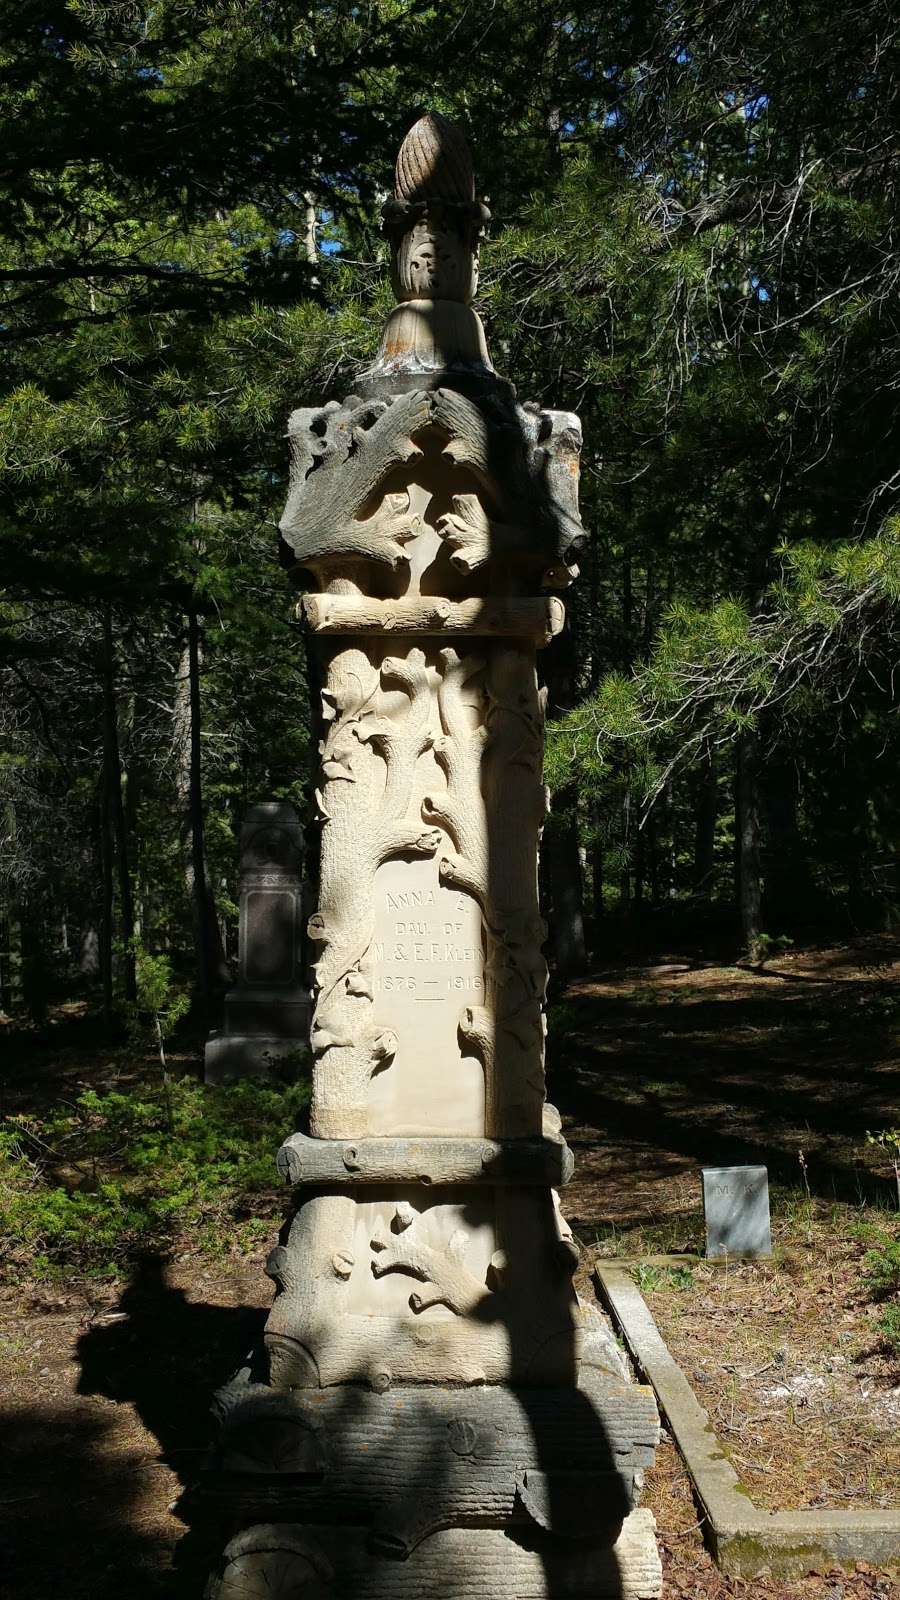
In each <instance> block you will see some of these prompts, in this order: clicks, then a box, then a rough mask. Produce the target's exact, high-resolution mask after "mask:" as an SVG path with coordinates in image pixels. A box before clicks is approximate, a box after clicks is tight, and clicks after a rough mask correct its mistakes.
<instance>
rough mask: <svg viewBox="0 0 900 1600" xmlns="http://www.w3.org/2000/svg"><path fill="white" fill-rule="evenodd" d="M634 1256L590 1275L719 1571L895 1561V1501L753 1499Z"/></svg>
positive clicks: (899, 1513)
mask: <svg viewBox="0 0 900 1600" xmlns="http://www.w3.org/2000/svg"><path fill="white" fill-rule="evenodd" d="M673 1262H674V1258H672V1260H671V1261H670V1264H672V1263H673ZM634 1264H635V1263H631V1262H625V1261H600V1262H598V1263H597V1266H596V1268H595V1272H594V1278H595V1282H596V1284H597V1287H598V1289H599V1291H600V1295H601V1298H602V1300H603V1301H604V1303H605V1305H606V1308H607V1309H608V1311H609V1312H610V1314H611V1316H612V1318H613V1321H614V1323H615V1324H616V1327H617V1329H618V1331H619V1332H620V1333H621V1335H622V1337H623V1339H624V1340H625V1343H626V1345H627V1347H628V1350H629V1353H630V1355H631V1356H632V1358H633V1360H634V1362H635V1364H636V1366H637V1367H638V1368H639V1369H640V1371H641V1372H642V1373H643V1375H644V1377H645V1378H646V1380H647V1382H648V1383H650V1384H652V1386H653V1389H654V1390H655V1392H656V1398H657V1400H658V1402H659V1408H660V1411H662V1412H663V1414H664V1416H665V1418H666V1421H667V1422H668V1425H669V1429H670V1431H671V1433H672V1436H673V1438H674V1440H675V1443H676V1444H677V1446H678V1449H679V1450H680V1452H681V1454H682V1456H683V1457H684V1463H685V1466H686V1467H687V1469H688V1472H689V1474H690V1477H691V1481H692V1483H693V1487H694V1493H695V1496H696V1498H697V1501H698V1503H699V1506H700V1510H701V1514H702V1518H703V1532H704V1537H705V1539H706V1542H707V1544H708V1546H709V1549H710V1552H711V1554H712V1556H713V1557H714V1559H715V1561H716V1563H717V1564H718V1566H719V1567H721V1569H722V1571H723V1572H725V1573H728V1574H729V1575H730V1576H732V1577H740V1578H757V1577H761V1576H763V1575H764V1574H768V1573H772V1574H774V1575H775V1576H777V1577H783V1578H797V1577H802V1576H803V1575H804V1574H806V1573H808V1572H810V1571H813V1570H817V1569H819V1570H821V1569H823V1568H824V1569H828V1568H829V1567H839V1568H843V1569H844V1570H850V1571H852V1569H853V1567H854V1566H855V1564H856V1563H857V1562H858V1561H866V1562H868V1563H870V1565H872V1566H874V1567H885V1568H887V1569H888V1570H898V1569H900V1508H898V1509H897V1510H892V1511H766V1510H764V1509H762V1508H761V1507H759V1506H756V1505H754V1503H753V1500H752V1499H751V1497H750V1494H749V1492H748V1490H747V1489H746V1488H745V1487H744V1485H743V1484H742V1483H741V1481H740V1478H739V1477H738V1475H737V1473H736V1472H735V1470H734V1468H733V1466H732V1465H731V1462H730V1461H729V1460H728V1458H727V1456H726V1454H725V1452H724V1450H723V1449H722V1446H721V1444H720V1442H719V1440H718V1439H717V1437H716V1433H715V1430H714V1428H713V1425H712V1422H711V1420H710V1417H709V1413H708V1412H707V1411H706V1410H705V1409H704V1407H703V1406H702V1405H701V1404H700V1402H699V1400H698V1399H697V1396H696V1395H695V1394H694V1391H693V1389H692V1388H691V1386H690V1384H689V1383H688V1380H687V1378H686V1377H685V1375H684V1373H683V1372H682V1370H681V1368H680V1367H679V1365H678V1363H677V1362H676V1361H675V1359H674V1357H673V1356H672V1354H671V1352H670V1351H669V1349H668V1346H667V1345H666V1344H665V1342H664V1340H663V1338H662V1335H661V1334H660V1332H659V1329H658V1328H657V1326H656V1323H655V1322H654V1320H653V1317H652V1316H651V1314H650V1310H649V1308H648V1306H647V1304H646V1302H645V1300H644V1297H643V1295H642V1294H641V1292H640V1290H639V1289H638V1287H637V1285H636V1283H635V1282H634V1279H633V1278H632V1276H631V1269H632V1266H633V1265H634Z"/></svg>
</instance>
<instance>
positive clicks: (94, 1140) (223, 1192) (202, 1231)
mask: <svg viewBox="0 0 900 1600" xmlns="http://www.w3.org/2000/svg"><path fill="white" fill-rule="evenodd" d="M168 1087H169V1099H170V1106H171V1131H169V1106H167V1104H166V1095H165V1093H164V1091H163V1089H162V1088H159V1089H156V1090H146V1089H143V1090H141V1091H139V1092H135V1093H130V1094H125V1093H121V1092H118V1091H110V1092H109V1093H105V1094H98V1093H97V1092H96V1091H95V1090H92V1089H91V1090H87V1091H85V1092H84V1093H83V1094H81V1095H79V1096H78V1098H77V1100H76V1101H75V1103H74V1104H73V1105H70V1106H67V1107H66V1108H65V1109H64V1110H61V1111H58V1112H56V1113H54V1114H53V1115H52V1116H51V1117H48V1118H46V1119H44V1120H38V1119H36V1118H33V1117H32V1118H29V1117H14V1118H10V1119H9V1120H8V1122H7V1124H6V1126H5V1128H4V1129H3V1130H2V1131H0V1238H2V1241H3V1243H2V1246H0V1261H4V1260H5V1264H6V1266H7V1269H8V1270H12V1271H13V1272H14V1273H17V1274H18V1275H24V1274H29V1275H37V1276H46V1275H48V1274H53V1273H59V1272H64V1271H77V1272H83V1273H101V1274H109V1273H112V1272H115V1271H117V1270H118V1269H119V1268H120V1267H122V1266H123V1265H124V1264H125V1263H126V1262H127V1261H128V1260H129V1259H130V1258H132V1257H133V1256H134V1255H135V1254H136V1253H138V1252H139V1251H141V1250H146V1249H148V1248H157V1249H159V1248H162V1249H165V1248H166V1247H167V1246H169V1245H170V1244H171V1243H172V1241H173V1240H174V1239H175V1238H176V1237H177V1236H178V1235H179V1234H184V1233H185V1232H187V1231H188V1230H190V1232H191V1234H192V1236H193V1237H194V1239H195V1240H196V1241H198V1242H200V1243H201V1245H202V1247H204V1248H206V1249H208V1250H211V1251H221V1250H222V1249H224V1248H227V1247H228V1246H229V1245H230V1244H232V1243H241V1242H242V1241H245V1240H246V1239H247V1238H249V1237H250V1236H256V1235H258V1232H259V1229H258V1218H259V1216H260V1214H261V1213H263V1212H268V1213H269V1214H270V1215H271V1213H273V1212H275V1211H277V1209H278V1204H279V1185H278V1180H277V1176H276V1172H275V1153H276V1150H277V1148H278V1146H279V1144H280V1143H281V1141H282V1139H283V1138H284V1137H285V1136H286V1134H288V1133H289V1132H291V1131H292V1130H293V1129H294V1128H296V1126H297V1124H298V1121H299V1117H300V1113H301V1111H302V1109H303V1106H304V1105H305V1104H306V1102H307V1100H308V1098H309V1086H308V1084H305V1083H302V1084H292V1085H288V1086H280V1085H271V1084H261V1083H259V1082H244V1083H238V1084H231V1085H228V1086H225V1087H221V1088H219V1087H216V1088H212V1087H208V1086H207V1085H205V1084H202V1083H198V1082H196V1081H194V1080H192V1079H187V1078H185V1079H182V1080H181V1081H180V1082H173V1083H171V1084H170V1085H169V1086H168ZM266 1197H268V1198H266ZM252 1214H255V1218H256V1219H257V1221H256V1222H255V1221H254V1215H252Z"/></svg>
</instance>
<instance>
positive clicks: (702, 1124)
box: [0, 942, 900, 1600]
mask: <svg viewBox="0 0 900 1600" xmlns="http://www.w3.org/2000/svg"><path fill="white" fill-rule="evenodd" d="M898 954H900V949H898V946H897V945H896V944H894V945H891V944H889V943H886V942H882V943H880V944H878V945H873V944H871V943H869V944H865V945H861V946H860V947H858V948H856V949H853V950H847V949H845V950H834V951H819V952H806V953H804V954H797V955H790V956H785V957H781V958H779V959H778V960H777V961H773V962H771V963H769V964H768V966H767V969H766V970H765V971H764V972H762V973H755V972H743V971H740V970H737V969H735V968H733V967H715V966H712V965H704V964H703V963H702V962H699V961H697V960H695V961H687V960H678V959H677V958H675V957H673V958H671V959H669V958H666V959H660V960H658V961H657V962H656V963H655V964H654V965H653V966H652V967H631V968H628V969H618V970H615V971H608V972H603V973H600V974H597V975H595V976H594V977H593V978H592V979H591V980H590V981H585V982H583V983H580V984H578V985H575V986H574V987H573V988H572V989H571V990H570V991H569V992H568V994H567V996H566V997H565V999H564V1000H563V1001H562V1002H561V1003H560V1004H559V1005H558V1006H557V1007H556V1014H555V1016H554V1030H553V1045H552V1049H551V1055H550V1063H549V1066H550V1090H551V1097H552V1098H553V1099H554V1100H555V1101H556V1103H557V1104H558V1105H559V1106H560V1109H561V1110H562V1111H563V1114H564V1119H565V1123H566V1131H567V1136H568V1138H569V1140H570V1142H571V1143H572V1144H573V1147H574V1149H575V1154H576V1158H577V1161H578V1171H577V1173H576V1177H575V1180H574V1181H573V1183H572V1184H571V1185H570V1186H569V1188H568V1190H567V1191H566V1193H565V1196H564V1205H565V1209H566V1211H567V1214H568V1215H569V1217H570V1218H571V1219H572V1221H573V1224H574V1227H575V1231H576V1234H577V1236H578V1237H579V1239H580V1241H581V1243H582V1245H583V1246H584V1254H583V1264H582V1270H581V1274H580V1276H581V1281H582V1283H583V1284H585V1285H587V1284H589V1281H590V1267H591V1264H592V1261H593V1259H594V1258H595V1257H596V1255H597V1254H598V1253H602V1254H606V1255H610V1254H618V1255H623V1256H628V1257H634V1258H636V1259H638V1260H640V1259H641V1258H642V1257H643V1256H644V1255H647V1254H652V1253H655V1252H658V1251H661V1250H674V1249H686V1248H694V1247H696V1246H697V1245H698V1243H699V1242H700V1236H701V1228H702V1219H701V1214H700V1209H699V1184H698V1176H697V1173H698V1167H699V1166H700V1165H701V1164H702V1163H703V1162H715V1163H717V1164H725V1163H729V1162H732V1161H746V1160H753V1161H760V1162H763V1163H765V1164H766V1165H768V1167H769V1170H770V1174H771V1176H772V1178H773V1183H774V1184H775V1188H774V1190H773V1219H774V1225H775V1238H776V1244H777V1246H778V1252H777V1253H776V1259H775V1262H774V1264H773V1265H772V1266H771V1267H767V1268H758V1267H753V1268H749V1267H747V1268H736V1269H735V1268H732V1269H731V1270H730V1274H729V1277H728V1280H727V1283H726V1280H725V1277H724V1274H723V1273H722V1272H721V1271H720V1270H719V1269H711V1268H708V1267H705V1266H702V1265H701V1266H700V1267H698V1268H695V1269H694V1271H693V1273H692V1274H691V1281H690V1283H689V1284H688V1283H687V1282H686V1281H681V1286H677V1285H676V1284H675V1283H674V1282H673V1281H671V1280H670V1279H668V1278H665V1279H663V1280H662V1281H659V1282H657V1283H656V1284H655V1286H653V1287H652V1288H650V1287H648V1296H649V1298H650V1301H651V1304H652V1305H653V1308H654V1311H655V1313H656V1314H657V1315H658V1317H659V1319H660V1323H661V1325H662V1326H663V1327H664V1331H665V1333H666V1336H667V1337H668V1338H669V1339H671V1341H672V1344H673V1348H674V1349H675V1352H676V1355H677V1356H678V1357H679V1359H680V1360H682V1362H683V1363H684V1365H685V1367H686V1370H687V1371H688V1373H689V1375H690V1376H692V1379H693V1381H694V1382H695V1384H696V1386H697V1389H698V1393H701V1395H702V1398H703V1400H704V1403H705V1404H707V1405H708V1406H709V1407H710V1409H711V1410H712V1411H713V1412H714V1414H715V1419H716V1426H717V1428H719V1429H720V1430H721V1435H722V1436H724V1437H725V1438H726V1439H727V1440H728V1442H729V1446H730V1448H731V1449H732V1451H733V1453H734V1456H735V1461H736V1465H737V1466H738V1468H739V1470H740V1471H741V1472H742V1473H743V1474H745V1476H746V1478H747V1482H748V1487H750V1489H751V1492H752V1494H753V1495H754V1497H755V1498H756V1499H757V1500H758V1502H759V1503H761V1504H767V1505H773V1506H774V1505H799V1504H805V1505H813V1504H828V1505H837V1504H848V1503H856V1504H869V1505H882V1504H887V1503H889V1502H890V1501H891V1500H893V1503H894V1504H896V1503H897V1502H898V1500H900V1483H898V1481H897V1471H896V1463H897V1445H896V1435H897V1434H898V1433H900V1428H898V1427H897V1422H896V1420H894V1421H891V1422H890V1425H888V1424H889V1420H890V1418H891V1417H893V1415H894V1413H893V1412H892V1411H891V1410H890V1407H891V1406H892V1405H893V1402H894V1399H900V1396H896V1395H894V1393H893V1389H894V1386H895V1385H896V1384H898V1383H900V1377H893V1376H892V1373H891V1369H890V1366H889V1363H887V1362H886V1361H885V1359H884V1358H883V1357H882V1356H881V1355H879V1354H878V1353H877V1351H875V1350H874V1348H873V1342H872V1338H871V1326H870V1324H869V1321H868V1314H867V1310H866V1304H867V1303H865V1304H864V1297H863V1296H862V1294H861V1291H860V1285H859V1259H860V1256H861V1254H862V1252H863V1251H864V1249H865V1243H864V1242H862V1241H860V1240H859V1239H857V1238H854V1237H851V1229H852V1228H853V1227H854V1226H856V1225H857V1224H858V1223H859V1222H860V1221H862V1222H866V1221H868V1220H871V1219H872V1218H873V1217H875V1216H877V1212H876V1211H875V1210H874V1209H873V1207H874V1206H875V1205H876V1204H877V1203H879V1202H880V1203H881V1204H882V1205H885V1206H887V1205H888V1203H889V1202H890V1200H891V1187H890V1182H889V1179H890V1174H889V1172H888V1171H887V1170H886V1169H884V1168H883V1167H882V1168H881V1169H879V1167H878V1163H877V1161H876V1160H875V1153H874V1152H873V1151H872V1149H871V1148H870V1147H868V1146H867V1145H866V1142H865V1134H866V1129H868V1128H877V1127H883V1126H885V1125H889V1124H890V1123H891V1122H892V1121H893V1122H894V1123H896V1107H897V1104H898V1100H900V1094H898V1090H900V1058H898V1050H897V1037H896V1035H897V1028H896V1022H897V1017H898V1009H897V995H898V976H900V964H898ZM79 1070H80V1073H81V1076H82V1077H84V1076H85V1075H86V1074H88V1075H89V1061H88V1060H87V1059H86V1058H85V1059H82V1060H81V1062H80V1064H79ZM50 1076H51V1077H52V1073H51V1074H50ZM800 1149H802V1150H803V1151H804V1159H805V1161H806V1163H807V1177H808V1181H809V1185H810V1196H809V1198H808V1199H807V1196H806V1193H805V1190H804V1189H803V1188H802V1186H801V1185H800V1183H799V1180H800V1177H801V1174H800V1169H799V1163H798V1156H797V1152H798V1150H800ZM883 1215H885V1216H886V1215H887V1213H883ZM264 1254H265V1252H264V1251H261V1252H260V1253H259V1254H257V1255H254V1256H250V1257H246V1258H239V1257H237V1256H235V1257H233V1258H230V1259H227V1260H224V1261H223V1260H218V1261H215V1262H211V1261H207V1260H204V1259H203V1257H202V1256H200V1255H199V1254H198V1253H197V1252H196V1251H195V1250H194V1249H193V1248H192V1245H191V1241H190V1240H185V1241H184V1243H183V1248H182V1249H181V1250H180V1251H179V1253H178V1254H177V1255H176V1257H175V1258H174V1259H173V1260H171V1261H161V1260H159V1259H156V1258H151V1259H147V1260H145V1261H144V1262H143V1263H142V1264H141V1265H140V1267H139V1269H138V1270H137V1271H136V1273H135V1274H134V1276H133V1278H132V1279H131V1281H129V1282H128V1283H125V1284H120V1285H118V1286H105V1287H101V1286H98V1285H90V1284H83V1283H82V1284H74V1283H66V1284H65V1285H62V1286H55V1285H54V1286H53V1287H49V1286H45V1285H35V1286H32V1287H31V1288H23V1287H21V1286H19V1287H15V1288H14V1287H11V1286H9V1287H7V1288H6V1289H5V1290H3V1291H2V1293H0V1365H2V1374H3V1402H2V1454H0V1504H2V1509H3V1519H2V1524H0V1574H2V1585H3V1587H4V1592H6V1593H9V1594H10V1596H11V1597H14V1600H46V1597H47V1596H49V1595H51V1594H55V1593H57V1592H60V1590H61V1589H64V1591H65V1593H66V1596H67V1600H86V1597H87V1596H91V1597H92V1600H113V1596H115V1600H121V1596H122V1595H124V1594H127V1595H128V1596H129V1600H162V1597H163V1596H165V1597H170V1600H188V1596H190V1597H192V1600H196V1597H197V1596H199V1595H200V1594H201V1593H202V1589H203V1574H204V1572H205V1569H206V1565H207V1562H208V1559H209V1555H210V1551H209V1549H208V1548H207V1547H206V1546H205V1545H204V1536H203V1534H202V1530H198V1527H197V1525H196V1518H195V1516H194V1503H193V1501H192V1496H191V1488H192V1485H193V1483H194V1482H195V1480H196V1476H197V1470H198V1466H199V1464H200V1462H201V1461H202V1457H203V1452H204V1450H205V1448H206V1444H207V1440H208V1436H209V1429H208V1416H207V1409H208V1404H209V1397H210V1394H211V1393H212V1391H213V1389H214V1388H215V1387H216V1385H217V1384H219V1383H221V1382H222V1381H223V1380H224V1379H225V1378H226V1377H227V1376H228V1375H229V1373H230V1372H231V1371H232V1370H233V1369H234V1367H235V1366H236V1365H237V1364H238V1363H239V1361H240V1359H241V1357H242V1355H243V1354H244V1352H245V1351H246V1349H247V1348H248V1346H249V1345H250V1344H251V1343H252V1341H253V1338H254V1335H255V1333H256V1332H257V1331H258V1329H259V1327H260V1325H261V1322H262V1320H263V1318H264V1315H265V1307H266V1305H267V1303H268V1299H269V1295H268V1287H269V1286H268V1281H267V1280H266V1278H265V1277H264V1275H263V1270H262V1268H263V1257H264ZM829 1273H830V1274H831V1278H830V1279H828V1274H829ZM823 1274H825V1278H824V1279H823ZM826 1280H827V1281H828V1283H829V1287H828V1290H827V1294H826V1297H825V1299H824V1300H823V1298H822V1295H823V1287H822V1285H823V1281H826ZM844 1318H849V1320H846V1321H844V1320H842V1319H844ZM867 1330H868V1334H869V1337H868V1339H867V1338H866V1332H867ZM848 1331H849V1333H850V1338H849V1339H842V1338H841V1334H842V1332H848ZM779 1352H781V1354H779ZM770 1361H771V1363H772V1364H771V1365H767V1363H769V1362H770ZM829 1361H830V1362H831V1366H830V1367H829V1366H828V1363H829ZM842 1361H843V1362H844V1363H845V1366H842ZM729 1368H730V1369H733V1370H729ZM750 1374H752V1376H750ZM804 1374H806V1375H807V1376H806V1377H804V1376H803V1375H804ZM801 1378H802V1379H803V1382H802V1383H801V1381H800V1380H801ZM819 1379H821V1383H819V1382H818V1381H813V1380H819ZM804 1384H805V1385H806V1389H805V1393H804ZM785 1389H786V1390H787V1391H788V1392H787V1394H783V1393H779V1391H781V1390H785ZM866 1389H868V1394H867V1395H864V1393H863V1391H864V1390H866ZM873 1394H874V1395H875V1396H876V1398H877V1405H876V1406H874V1407H873V1406H872V1405H870V1403H869V1402H870V1401H871V1398H872V1395H873ZM851 1400H852V1406H851V1404H850V1402H851ZM879 1406H883V1407H886V1408H887V1409H886V1410H885V1411H884V1414H883V1421H882V1420H879V1418H880V1413H878V1407H879ZM829 1407H831V1409H830V1410H829ZM876 1413H878V1414H876ZM861 1435H864V1442H863V1447H862V1448H860V1447H859V1437H860V1436H861ZM776 1441H777V1448H775V1450H774V1453H773V1445H775V1444H776ZM786 1441H787V1443H788V1444H790V1445H791V1446H793V1444H795V1443H796V1445H797V1448H796V1450H794V1451H793V1454H792V1453H791V1450H789V1449H788V1448H787V1444H786ZM823 1441H825V1442H824V1444H823ZM738 1458H740V1459H738ZM826 1458H827V1464H826V1465H821V1463H822V1462H823V1460H826ZM840 1458H843V1459H840ZM867 1460H868V1470H867V1468H866V1462H867ZM785 1461H789V1462H790V1463H791V1464H790V1465H789V1466H788V1467H787V1469H785V1470H783V1465H784V1462H785ZM798 1463H799V1465H798ZM873 1469H874V1470H873ZM645 1503H647V1504H649V1505H650V1506H651V1508H652V1509H653V1510H654V1512H655V1514H656V1516H657V1519H658V1524H659V1535H660V1542H661V1545H662V1549H663V1558H664V1568H665V1577H666V1593H667V1594H668V1595H670V1596H685V1597H686V1596H693V1597H697V1600H720V1597H724V1596H726V1595H744V1594H752V1595H754V1596H757V1595H759V1596H765V1597H771V1600H801V1597H804V1600H806V1597H809V1600H812V1597H815V1600H862V1597H863V1596H866V1597H872V1596H879V1597H881V1600H887V1597H889V1596H890V1597H897V1596H900V1584H897V1583H892V1581H891V1580H890V1579H889V1578H888V1577H887V1576H886V1575H884V1574H879V1573H877V1572H875V1571H872V1570H869V1569H868V1568H866V1567H865V1565H863V1566H862V1567H861V1568H860V1569H858V1570H857V1571H856V1572H855V1573H853V1574H850V1575H839V1574H833V1573H832V1574H829V1573H817V1574H812V1575H810V1576H809V1577H808V1578H806V1579H804V1580H802V1581H801V1582H797V1583H793V1584H785V1583H782V1582H779V1581H777V1580H775V1579H766V1578H762V1579H757V1580H754V1581H753V1582H752V1583H750V1584H744V1583H742V1582H740V1581H739V1580H729V1579H725V1578H723V1577H722V1575H721V1574H720V1573H719V1572H718V1570H717V1569H716V1567H715V1565H714V1564H713V1562H712V1561H711V1559H710V1558H709V1556H708V1555H707V1553H706V1551H705V1549H704V1547H703V1543H702V1532H701V1530H700V1528H699V1527H698V1521H697V1511H696V1508H695V1506H694V1503H693V1500H692V1498H691V1495H690V1489H689V1484H688V1481H687V1478H686V1475H685V1473H684V1470H683V1467H682V1466H681V1463H680V1461H679V1458H678V1456H677V1453H676V1452H675V1450H674V1448H673V1446H672V1444H671V1443H670V1442H664V1443H663V1445H662V1448H661V1449H660V1452H659V1455H658V1458H657V1465H656V1467H655V1469H654V1471H653V1472H652V1474H650V1475H649V1478H648V1485H647V1494H646V1497H645Z"/></svg>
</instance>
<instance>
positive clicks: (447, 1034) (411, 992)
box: [370, 860, 484, 1134]
mask: <svg viewBox="0 0 900 1600" xmlns="http://www.w3.org/2000/svg"><path fill="white" fill-rule="evenodd" d="M373 980H374V981H373V994H374V1002H375V1007H374V1016H375V1018H376V1019H377V1021H378V1022H379V1024H383V1025H384V1026H385V1027H388V1028H391V1029H393V1031H394V1033H396V1035H397V1039H398V1047H397V1053H396V1055H395V1057H394V1060H393V1062H392V1064H391V1065H390V1066H388V1067H385V1069H384V1070H383V1071H381V1072H378V1073H376V1075H375V1077H374V1078H373V1080H372V1084H371V1100H370V1105H371V1116H372V1123H371V1131H372V1132H373V1133H383V1134H415V1133H433V1134H444V1133H465V1134H481V1133H483V1132H484V1073H483V1070H482V1065H481V1061H480V1059H479V1058H478V1057H477V1056H475V1055H473V1054H464V1053H463V1046H462V1043H461V1040H460V1036H459V1018H460V1014H461V1012H462V1010H463V1008H464V1007H465V1006H482V1005H483V1004H484V951H483V940H482V924H481V911H480V909H479V907H478V905H477V904H476V902H475V901H474V900H473V899H472V898H471V896H470V895H466V894H460V893H459V892H458V891H457V890H455V889H449V888H446V887H445V886H444V885H443V884H441V883H440V882H439V879H438V865H437V861H436V860H427V861H388V862H386V863H385V865H384V866H383V867H380V868H379V870H378V872H377V874H376V878H375V942H374V963H373Z"/></svg>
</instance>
